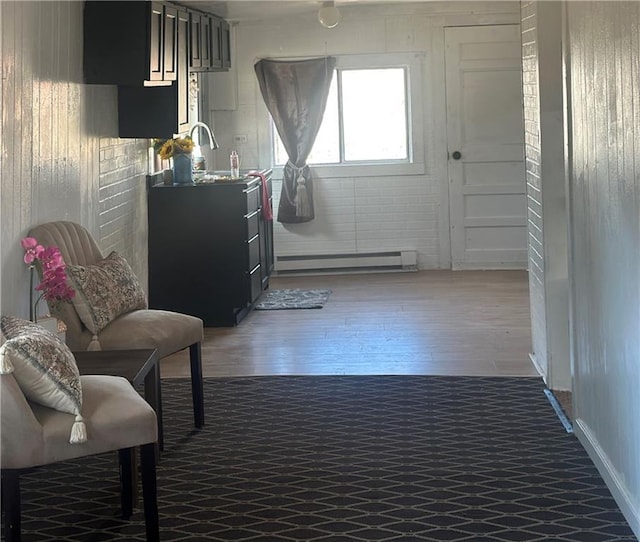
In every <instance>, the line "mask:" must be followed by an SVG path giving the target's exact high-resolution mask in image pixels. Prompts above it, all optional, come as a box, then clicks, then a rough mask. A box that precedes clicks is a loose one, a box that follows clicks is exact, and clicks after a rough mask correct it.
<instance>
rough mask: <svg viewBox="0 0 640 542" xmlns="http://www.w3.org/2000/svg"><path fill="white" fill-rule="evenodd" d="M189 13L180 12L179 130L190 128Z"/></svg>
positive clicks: (183, 130) (178, 48)
mask: <svg viewBox="0 0 640 542" xmlns="http://www.w3.org/2000/svg"><path fill="white" fill-rule="evenodd" d="M189 24H190V21H189V13H188V12H186V11H180V12H178V47H177V50H178V54H177V59H178V80H177V81H176V83H175V84H177V86H178V96H177V99H178V132H185V131H187V130H188V129H189Z"/></svg>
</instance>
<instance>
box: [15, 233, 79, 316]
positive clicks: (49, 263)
mask: <svg viewBox="0 0 640 542" xmlns="http://www.w3.org/2000/svg"><path fill="white" fill-rule="evenodd" d="M20 244H21V245H22V248H23V249H24V263H26V264H27V265H28V266H29V270H30V272H31V275H30V277H29V319H30V320H31V321H32V322H37V321H38V313H37V308H38V302H39V301H40V300H41V299H42V298H44V299H45V300H46V301H47V303H48V304H49V307H50V308H51V306H52V305H53V306H55V304H57V303H60V302H63V301H71V299H72V298H73V296H74V295H75V293H76V292H75V290H74V289H73V288H71V287H70V286H69V285H68V284H67V273H66V271H65V268H66V265H65V263H64V261H63V259H62V254H60V249H59V248H58V247H43V246H42V245H39V244H38V241H37V240H36V239H34V238H33V237H25V238H24V239H22V241H21V242H20ZM36 267H39V271H40V273H41V276H42V280H41V281H40V284H38V286H36V287H35V289H36V290H37V291H39V292H42V293H41V294H40V295H39V296H38V298H37V299H36V300H35V302H34V301H33V290H34V288H33V275H34V271H35V269H36Z"/></svg>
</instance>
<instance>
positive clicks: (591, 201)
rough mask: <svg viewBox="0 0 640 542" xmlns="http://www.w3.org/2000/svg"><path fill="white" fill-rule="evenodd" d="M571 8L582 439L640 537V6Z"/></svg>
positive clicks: (577, 385)
mask: <svg viewBox="0 0 640 542" xmlns="http://www.w3.org/2000/svg"><path fill="white" fill-rule="evenodd" d="M566 10H567V21H568V24H567V27H568V44H569V52H570V77H571V79H570V82H571V104H572V111H571V115H572V141H573V144H572V151H573V153H572V156H573V158H572V164H571V165H572V168H573V171H572V175H571V192H570V194H571V211H572V212H571V222H572V224H571V237H572V257H573V270H574V271H573V278H574V281H573V296H572V297H573V303H574V305H573V311H572V312H573V330H572V331H573V334H574V336H575V339H574V343H573V345H574V352H573V358H574V364H573V370H574V375H573V378H574V389H573V393H574V407H575V416H576V434H577V435H578V436H579V438H580V439H581V441H582V442H583V443H584V444H585V447H586V448H587V449H588V450H589V451H590V452H591V457H592V458H593V459H594V461H595V462H596V464H597V465H598V466H599V467H600V469H601V472H604V473H605V479H606V480H607V482H608V484H609V487H610V489H611V490H612V493H613V494H614V496H615V497H616V499H617V500H618V504H619V505H620V507H621V508H622V510H623V512H625V515H626V516H627V520H628V521H629V523H630V525H631V527H632V528H633V529H634V530H635V533H636V535H640V462H639V461H638V458H639V457H640V425H639V422H638V420H640V393H638V390H639V389H640V364H639V363H638V360H639V359H640V332H639V330H640V309H639V307H640V280H639V278H640V251H639V249H638V247H639V246H640V220H639V215H640V212H639V211H640V171H639V169H640V163H638V151H639V150H640V99H639V98H638V96H639V94H640V4H639V3H637V2H567V3H566Z"/></svg>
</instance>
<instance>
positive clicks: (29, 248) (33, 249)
mask: <svg viewBox="0 0 640 542" xmlns="http://www.w3.org/2000/svg"><path fill="white" fill-rule="evenodd" d="M20 244H21V245H22V248H24V263H26V264H28V265H31V264H32V263H33V262H34V260H37V259H38V258H39V257H40V254H42V251H43V250H44V247H43V246H42V245H39V244H38V241H36V240H35V239H34V238H33V237H25V238H24V239H23V240H22V241H20Z"/></svg>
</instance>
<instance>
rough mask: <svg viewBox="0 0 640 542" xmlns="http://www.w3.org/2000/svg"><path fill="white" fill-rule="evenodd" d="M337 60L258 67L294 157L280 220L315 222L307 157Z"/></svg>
mask: <svg viewBox="0 0 640 542" xmlns="http://www.w3.org/2000/svg"><path fill="white" fill-rule="evenodd" d="M335 64H336V61H335V58H332V57H326V58H313V59H309V60H296V61H282V60H260V61H258V62H257V63H256V65H255V66H254V67H255V70H256V75H257V77H258V83H259V85H260V91H261V92H262V97H263V98H264V102H265V104H266V105H267V109H268V110H269V113H271V117H272V118H273V123H274V124H275V126H276V129H277V130H278V134H279V135H280V139H282V143H283V144H284V147H285V149H286V151H287V154H288V155H289V161H288V162H287V164H286V165H285V167H284V176H283V180H282V192H281V193H280V204H279V205H278V222H283V223H288V224H297V223H300V222H309V221H311V220H313V218H314V216H315V214H314V210H313V183H312V181H311V169H310V168H309V166H308V165H307V157H308V156H309V153H310V152H311V148H312V147H313V143H314V141H315V140H316V135H317V134H318V130H319V129H320V124H321V123H322V116H323V115H324V109H325V106H326V105H327V96H328V94H329V86H330V84H331V78H332V76H333V68H334V67H335Z"/></svg>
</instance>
